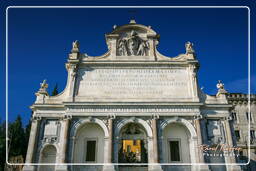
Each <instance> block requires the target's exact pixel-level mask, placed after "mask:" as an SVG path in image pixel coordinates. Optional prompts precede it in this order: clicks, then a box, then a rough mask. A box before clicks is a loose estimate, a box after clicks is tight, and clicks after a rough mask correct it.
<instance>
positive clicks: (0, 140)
mask: <svg viewBox="0 0 256 171" xmlns="http://www.w3.org/2000/svg"><path fill="white" fill-rule="evenodd" d="M30 128H31V122H29V123H28V124H27V125H26V126H25V127H23V124H22V119H21V116H20V115H18V116H17V118H16V120H15V121H14V122H10V123H8V149H6V122H5V121H4V122H1V120H0V156H1V157H0V171H4V167H5V163H6V150H7V153H8V158H9V159H10V158H11V157H16V156H20V155H22V157H23V159H24V160H25V158H26V153H27V147H28V141H29V135H30Z"/></svg>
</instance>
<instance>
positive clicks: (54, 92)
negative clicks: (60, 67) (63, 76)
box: [52, 83, 59, 96]
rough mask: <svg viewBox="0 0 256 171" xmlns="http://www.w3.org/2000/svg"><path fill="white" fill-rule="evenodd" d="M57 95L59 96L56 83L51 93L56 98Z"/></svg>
mask: <svg viewBox="0 0 256 171" xmlns="http://www.w3.org/2000/svg"><path fill="white" fill-rule="evenodd" d="M57 94H59V91H58V84H57V83H56V84H55V87H54V89H53V91H52V96H56V95H57Z"/></svg>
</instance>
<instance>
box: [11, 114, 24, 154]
mask: <svg viewBox="0 0 256 171" xmlns="http://www.w3.org/2000/svg"><path fill="white" fill-rule="evenodd" d="M8 134H9V135H8V137H9V144H10V145H9V146H10V151H9V157H12V156H18V155H22V156H23V157H24V158H25V154H26V150H27V149H26V148H25V147H26V142H25V133H24V128H23V126H22V120H21V116H20V115H18V116H17V118H16V120H15V121H14V122H13V123H11V124H9V130H8Z"/></svg>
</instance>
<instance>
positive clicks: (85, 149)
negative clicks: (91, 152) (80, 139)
mask: <svg viewBox="0 0 256 171" xmlns="http://www.w3.org/2000/svg"><path fill="white" fill-rule="evenodd" d="M88 141H95V161H86V156H87V142H88ZM97 154H98V138H85V139H84V155H83V161H84V162H85V163H97V157H98V156H97Z"/></svg>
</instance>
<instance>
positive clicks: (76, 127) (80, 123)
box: [70, 118, 109, 138]
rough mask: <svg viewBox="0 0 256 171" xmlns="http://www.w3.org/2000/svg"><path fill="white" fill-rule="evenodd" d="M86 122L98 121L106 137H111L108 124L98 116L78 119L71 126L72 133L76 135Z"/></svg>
mask: <svg viewBox="0 0 256 171" xmlns="http://www.w3.org/2000/svg"><path fill="white" fill-rule="evenodd" d="M86 123H96V124H98V125H99V126H100V127H101V128H102V129H103V131H104V135H105V138H108V137H109V131H108V128H107V126H106V124H105V123H104V122H103V121H102V120H100V119H97V118H87V119H80V120H78V121H77V122H76V123H75V124H74V125H73V126H72V128H71V131H70V135H71V137H74V136H75V135H76V134H77V131H78V130H79V129H80V128H81V127H82V126H83V125H84V124H86Z"/></svg>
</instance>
